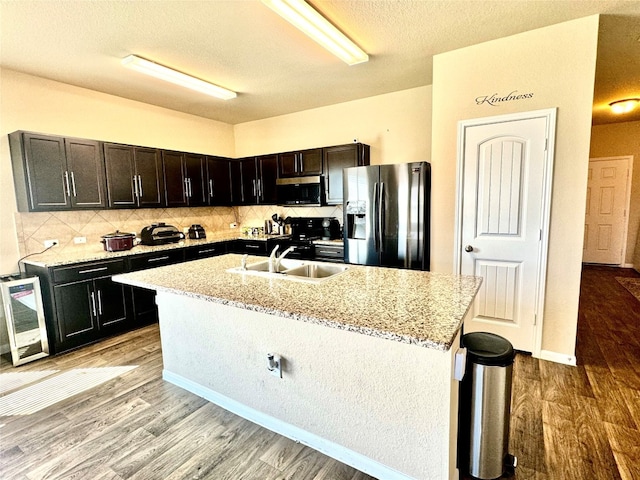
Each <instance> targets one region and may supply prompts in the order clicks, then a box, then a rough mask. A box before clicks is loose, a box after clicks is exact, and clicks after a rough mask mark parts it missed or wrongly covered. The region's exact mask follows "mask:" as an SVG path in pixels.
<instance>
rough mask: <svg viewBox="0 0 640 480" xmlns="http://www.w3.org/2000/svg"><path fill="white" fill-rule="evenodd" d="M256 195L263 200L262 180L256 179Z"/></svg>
mask: <svg viewBox="0 0 640 480" xmlns="http://www.w3.org/2000/svg"><path fill="white" fill-rule="evenodd" d="M258 197H260V199H261V200H264V193H263V191H262V180H260V179H258Z"/></svg>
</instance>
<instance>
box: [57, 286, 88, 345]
mask: <svg viewBox="0 0 640 480" xmlns="http://www.w3.org/2000/svg"><path fill="white" fill-rule="evenodd" d="M92 285H93V281H87V282H78V283H68V284H64V285H56V286H55V287H53V291H54V298H55V303H56V318H57V320H58V334H59V337H60V341H61V343H62V344H63V345H64V344H68V343H71V344H72V345H81V344H82V343H84V342H86V341H89V340H91V339H92V338H94V337H97V332H98V325H97V306H96V305H95V295H94V297H92V296H91V294H92V292H93V290H92ZM94 308H96V310H95V314H94ZM56 351H58V349H56Z"/></svg>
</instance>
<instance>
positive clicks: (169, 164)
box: [162, 151, 187, 207]
mask: <svg viewBox="0 0 640 480" xmlns="http://www.w3.org/2000/svg"><path fill="white" fill-rule="evenodd" d="M162 164H163V169H164V192H165V197H166V199H167V206H168V207H186V206H187V188H186V183H185V174H184V154H183V153H179V152H167V151H164V152H162Z"/></svg>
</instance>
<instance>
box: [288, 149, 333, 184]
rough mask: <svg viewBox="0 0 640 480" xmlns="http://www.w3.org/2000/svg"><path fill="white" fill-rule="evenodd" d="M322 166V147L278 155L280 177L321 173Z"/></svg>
mask: <svg viewBox="0 0 640 480" xmlns="http://www.w3.org/2000/svg"><path fill="white" fill-rule="evenodd" d="M322 167H323V165H322V148H313V149H309V150H300V151H297V152H286V153H280V154H279V155H278V175H279V176H280V177H281V178H286V177H299V176H305V175H322Z"/></svg>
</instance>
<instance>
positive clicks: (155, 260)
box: [148, 255, 169, 262]
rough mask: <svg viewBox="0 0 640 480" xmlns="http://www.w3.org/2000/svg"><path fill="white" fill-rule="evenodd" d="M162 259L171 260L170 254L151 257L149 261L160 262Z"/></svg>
mask: <svg viewBox="0 0 640 480" xmlns="http://www.w3.org/2000/svg"><path fill="white" fill-rule="evenodd" d="M161 260H169V255H165V256H164V257H156V258H150V259H149V260H148V261H149V262H159V261H161Z"/></svg>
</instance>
